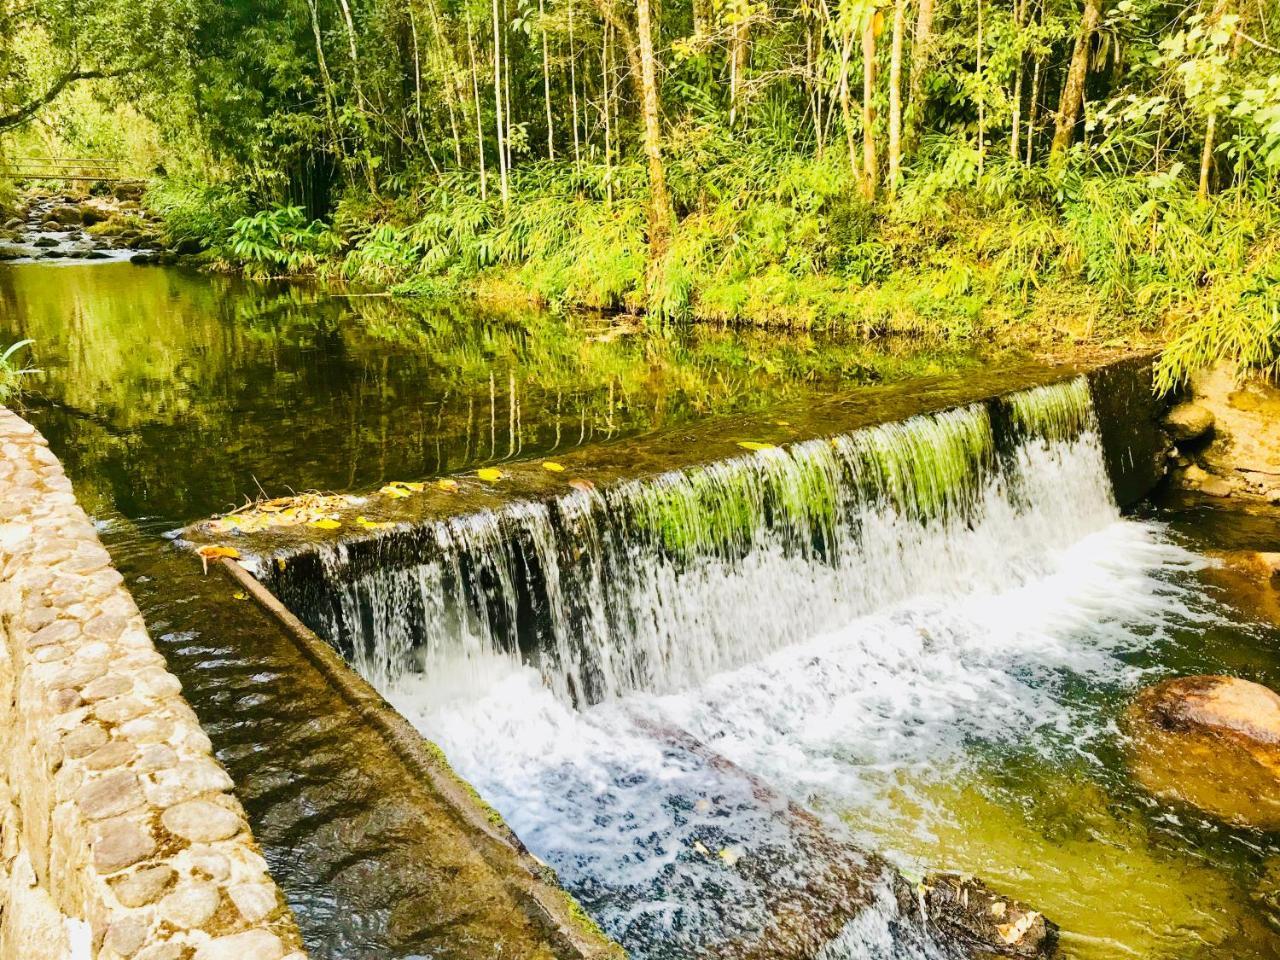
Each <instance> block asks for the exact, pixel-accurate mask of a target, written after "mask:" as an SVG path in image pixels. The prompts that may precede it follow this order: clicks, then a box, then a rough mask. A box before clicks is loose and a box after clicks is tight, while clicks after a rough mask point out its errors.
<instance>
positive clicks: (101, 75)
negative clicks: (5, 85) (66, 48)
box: [0, 64, 137, 131]
mask: <svg viewBox="0 0 1280 960" xmlns="http://www.w3.org/2000/svg"><path fill="white" fill-rule="evenodd" d="M136 69H137V68H136V67H126V68H123V69H120V70H81V69H80V66H79V65H78V64H77V65H76V66H74V67H72V68H71V69H70V70H68V71H67V72H66V73H64V74H62V76H60V77H58V79H57V80H55V81H54V82H53V83H52V84H51V85H50V87H49V89H48V90H46V91H45V92H44V93H43V94H41V95H40V96H39V97H36V98H35V99H34V100H31V101H29V102H28V103H25V104H23V105H22V106H21V107H19V108H18V109H17V110H14V111H13V112H12V113H5V114H0V131H4V130H9V129H12V128H13V127H19V126H22V124H24V123H26V122H27V121H29V120H30V119H31V118H32V117H34V116H35V115H36V114H37V113H39V112H40V110H41V108H42V107H45V106H48V105H49V104H50V103H52V102H53V101H54V100H55V99H57V97H58V94H60V93H62V91H63V90H65V89H66V88H67V87H69V86H70V85H71V84H73V83H79V82H80V81H81V80H107V79H110V78H112V77H122V76H125V75H126V74H129V73H133V72H134V71H135V70H136Z"/></svg>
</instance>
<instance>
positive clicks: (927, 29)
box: [906, 0, 934, 149]
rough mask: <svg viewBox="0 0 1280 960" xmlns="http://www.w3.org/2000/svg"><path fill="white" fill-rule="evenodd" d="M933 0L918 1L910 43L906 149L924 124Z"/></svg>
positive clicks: (913, 143)
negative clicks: (908, 111)
mask: <svg viewBox="0 0 1280 960" xmlns="http://www.w3.org/2000/svg"><path fill="white" fill-rule="evenodd" d="M933 4H934V0H920V9H919V10H918V11H916V35H915V37H914V38H912V41H911V73H910V82H909V83H908V85H907V103H908V105H909V106H910V110H911V112H910V115H909V121H908V124H907V130H906V140H907V149H911V148H912V147H914V146H915V144H916V142H917V141H918V140H919V139H920V130H921V128H922V127H923V123H924V72H925V68H926V67H927V66H928V65H929V47H930V45H931V44H930V41H931V39H932V37H933Z"/></svg>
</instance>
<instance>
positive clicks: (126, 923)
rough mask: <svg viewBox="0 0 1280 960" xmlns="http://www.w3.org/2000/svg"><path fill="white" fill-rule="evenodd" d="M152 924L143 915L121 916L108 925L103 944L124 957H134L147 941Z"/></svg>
mask: <svg viewBox="0 0 1280 960" xmlns="http://www.w3.org/2000/svg"><path fill="white" fill-rule="evenodd" d="M150 929H151V925H150V924H149V923H148V922H147V918H146V917H143V916H138V915H134V916H130V917H121V918H120V919H119V920H116V921H115V922H114V923H112V924H111V926H109V927H107V936H106V939H105V940H104V941H103V946H104V947H105V948H106V949H108V950H114V951H115V952H116V953H118V954H120V956H122V957H132V956H133V955H134V954H135V953H137V952H138V951H139V950H141V949H142V945H143V944H144V943H146V942H147V933H148V932H150Z"/></svg>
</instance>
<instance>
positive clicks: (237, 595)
mask: <svg viewBox="0 0 1280 960" xmlns="http://www.w3.org/2000/svg"><path fill="white" fill-rule="evenodd" d="M231 597H232V599H233V600H248V599H249V595H248V594H247V593H245V592H244V591H243V590H237V591H236V592H235V593H233V594H232V595H231Z"/></svg>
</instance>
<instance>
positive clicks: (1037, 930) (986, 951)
mask: <svg viewBox="0 0 1280 960" xmlns="http://www.w3.org/2000/svg"><path fill="white" fill-rule="evenodd" d="M919 908H921V909H923V910H924V913H925V918H924V919H925V922H926V923H927V924H929V925H930V926H931V927H933V928H934V929H935V930H936V931H940V932H942V934H943V935H944V937H943V938H944V939H945V940H946V941H948V942H953V943H956V944H958V945H960V946H961V947H963V948H965V949H966V950H968V951H972V952H974V954H975V955H976V956H995V957H1052V956H1053V955H1054V954H1055V953H1056V951H1057V948H1058V926H1057V924H1055V923H1053V922H1051V921H1049V920H1048V919H1046V918H1045V916H1044V914H1042V913H1040V912H1038V911H1036V910H1032V909H1031V908H1030V907H1028V906H1026V905H1025V904H1022V903H1019V902H1018V901H1017V900H1011V899H1010V898H1008V897H1002V896H1000V895H999V894H997V893H996V892H994V891H993V890H991V889H990V888H989V887H987V885H986V884H984V883H983V882H982V881H981V880H979V879H977V878H976V877H969V876H965V875H963V874H958V873H931V874H929V875H928V876H926V877H925V879H924V883H922V884H921V886H920V903H919Z"/></svg>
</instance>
